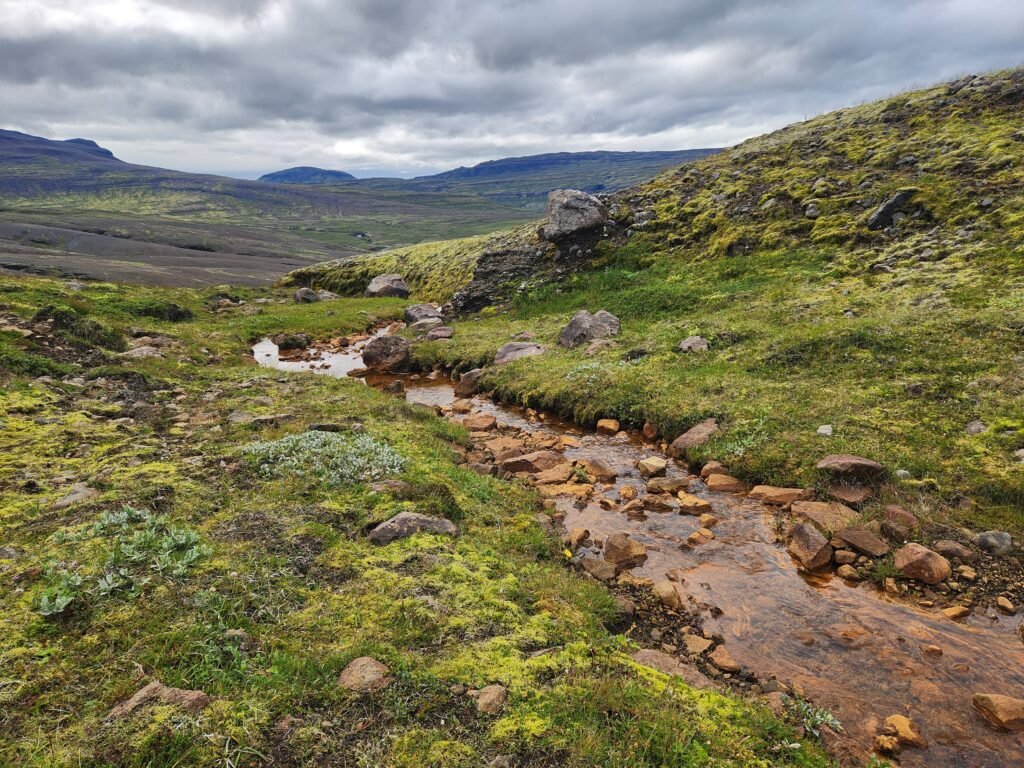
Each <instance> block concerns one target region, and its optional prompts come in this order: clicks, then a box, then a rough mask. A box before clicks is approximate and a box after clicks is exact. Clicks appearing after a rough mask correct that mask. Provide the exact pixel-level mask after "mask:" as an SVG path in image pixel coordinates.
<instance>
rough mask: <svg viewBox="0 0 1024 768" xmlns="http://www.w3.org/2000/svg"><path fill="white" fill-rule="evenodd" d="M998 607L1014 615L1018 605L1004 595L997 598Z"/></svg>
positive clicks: (1009, 614)
mask: <svg viewBox="0 0 1024 768" xmlns="http://www.w3.org/2000/svg"><path fill="white" fill-rule="evenodd" d="M996 607H997V608H999V610H1000V611H1002V612H1003V613H1005V614H1006V615H1007V616H1013V615H1014V614H1015V613H1016V612H1017V606H1015V605H1014V604H1013V603H1012V602H1011V601H1010V599H1009V598H1008V597H1004V596H1002V595H1000V596H999V597H997V598H996Z"/></svg>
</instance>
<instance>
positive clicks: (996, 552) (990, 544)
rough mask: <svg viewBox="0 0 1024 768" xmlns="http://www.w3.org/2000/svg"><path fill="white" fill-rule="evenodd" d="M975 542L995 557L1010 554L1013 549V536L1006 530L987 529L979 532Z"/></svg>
mask: <svg viewBox="0 0 1024 768" xmlns="http://www.w3.org/2000/svg"><path fill="white" fill-rule="evenodd" d="M974 543H975V544H977V545H978V548H979V549H981V550H982V551H984V552H987V553H988V554H990V555H993V556H995V557H1003V556H1005V555H1008V554H1010V550H1011V549H1013V538H1012V537H1011V536H1010V534H1009V533H1007V532H1006V531H985V532H984V533H979V534H978V535H977V536H976V537H975V539H974Z"/></svg>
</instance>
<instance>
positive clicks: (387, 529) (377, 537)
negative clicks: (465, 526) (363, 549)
mask: <svg viewBox="0 0 1024 768" xmlns="http://www.w3.org/2000/svg"><path fill="white" fill-rule="evenodd" d="M417 533H437V534H441V535H443V536H458V534H459V528H458V526H457V525H455V523H453V522H452V521H451V520H445V519H444V518H442V517H430V516H429V515H421V514H420V513H419V512H400V513H398V514H397V515H395V516H394V517H392V518H391V519H390V520H387V521H385V522H383V523H381V524H380V525H378V526H377V527H376V528H374V529H373V530H372V531H370V535H369V537H368V538H369V539H370V541H371V542H372V543H373V544H377V545H379V546H384V545H385V544H390V543H391V542H393V541H397V540H398V539H405V538H408V537H409V536H412V535H414V534H417Z"/></svg>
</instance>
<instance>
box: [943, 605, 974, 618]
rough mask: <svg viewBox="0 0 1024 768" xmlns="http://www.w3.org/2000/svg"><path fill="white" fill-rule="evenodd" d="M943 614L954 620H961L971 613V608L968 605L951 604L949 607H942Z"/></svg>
mask: <svg viewBox="0 0 1024 768" xmlns="http://www.w3.org/2000/svg"><path fill="white" fill-rule="evenodd" d="M942 615H943V616H945V617H946V618H947V619H951V620H952V621H960V620H962V619H966V618H967V617H968V616H970V615H971V609H970V608H968V607H967V606H966V605H951V606H950V607H949V608H943V609H942Z"/></svg>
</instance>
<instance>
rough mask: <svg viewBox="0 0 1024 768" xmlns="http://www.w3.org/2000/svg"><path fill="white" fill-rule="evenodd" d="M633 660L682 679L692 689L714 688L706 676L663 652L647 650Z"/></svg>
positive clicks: (641, 651) (636, 654)
mask: <svg viewBox="0 0 1024 768" xmlns="http://www.w3.org/2000/svg"><path fill="white" fill-rule="evenodd" d="M631 658H632V659H633V661H635V662H636V663H637V664H640V665H641V666H644V667H650V668H651V669H654V670H657V671H658V672H661V673H662V674H663V675H673V676H675V677H680V678H682V679H683V681H684V682H685V683H686V684H687V685H689V686H690V687H692V688H698V689H700V690H703V691H707V690H711V689H712V688H714V684H713V683H712V682H711V680H709V679H708V678H707V677H706V676H705V675H702V674H701V673H700V672H698V671H697V670H696V669H694V668H693V667H692V666H689V665H687V664H683V663H681V662H680V661H679V660H678V659H675V658H673V657H672V656H669V655H668V654H667V653H664V652H662V651H656V650H653V649H650V648H645V649H643V650H640V651H637V652H635V653H634V654H633V655H632V657H631Z"/></svg>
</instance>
